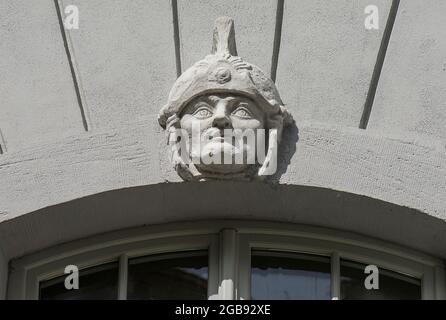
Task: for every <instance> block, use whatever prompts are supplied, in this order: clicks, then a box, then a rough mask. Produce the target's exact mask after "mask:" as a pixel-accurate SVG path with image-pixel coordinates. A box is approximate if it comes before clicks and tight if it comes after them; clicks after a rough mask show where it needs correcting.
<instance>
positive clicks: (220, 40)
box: [212, 17, 237, 56]
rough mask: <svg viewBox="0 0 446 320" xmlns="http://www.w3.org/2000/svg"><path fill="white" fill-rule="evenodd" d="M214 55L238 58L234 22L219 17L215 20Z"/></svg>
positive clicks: (230, 19)
mask: <svg viewBox="0 0 446 320" xmlns="http://www.w3.org/2000/svg"><path fill="white" fill-rule="evenodd" d="M212 54H221V55H226V54H229V55H232V56H237V45H236V42H235V28H234V20H232V18H229V17H219V18H217V19H216V20H215V27H214V37H213V43H212Z"/></svg>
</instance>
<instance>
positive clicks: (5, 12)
mask: <svg viewBox="0 0 446 320" xmlns="http://www.w3.org/2000/svg"><path fill="white" fill-rule="evenodd" d="M0 39H1V41H0V70H1V74H0V129H1V131H2V133H3V138H4V141H5V144H6V148H7V150H9V151H13V150H18V149H20V148H24V147H26V146H27V145H29V144H30V143H31V142H32V141H34V142H36V141H38V140H41V139H45V138H49V137H53V136H54V135H56V136H63V135H70V134H71V135H72V134H76V133H81V132H82V131H83V130H84V129H83V125H82V118H81V112H80V109H79V105H78V102H77V98H76V92H75V89H74V85H73V79H72V77H71V73H70V67H69V64H68V58H67V55H66V53H65V49H64V44H63V40H62V35H61V32H60V27H59V22H58V17H57V11H56V7H55V4H54V1H53V0H39V1H28V0H16V1H8V0H1V1H0ZM2 148H3V149H4V147H2Z"/></svg>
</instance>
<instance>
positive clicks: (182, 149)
mask: <svg viewBox="0 0 446 320" xmlns="http://www.w3.org/2000/svg"><path fill="white" fill-rule="evenodd" d="M159 122H160V124H161V126H163V127H164V128H165V129H166V130H167V132H168V136H169V145H170V147H171V151H172V154H171V160H172V162H173V165H174V167H175V169H176V170H177V172H178V173H179V175H180V176H181V177H182V178H183V179H184V180H211V179H241V180H250V179H253V178H256V177H258V178H260V177H264V176H266V175H269V174H273V173H274V172H273V171H275V166H276V163H275V161H276V158H277V147H278V143H279V142H280V138H281V135H282V130H283V127H284V125H287V124H288V123H291V122H292V117H291V115H290V114H289V113H288V112H287V111H286V109H285V108H284V107H283V104H282V102H281V99H280V96H279V93H278V92H277V89H276V87H275V85H274V83H273V81H271V79H269V77H267V76H265V74H264V73H263V72H262V71H261V70H260V69H259V68H258V67H256V66H254V65H252V64H249V63H247V62H245V61H243V60H242V59H241V58H240V57H238V56H237V52H236V45H235V37H234V26H233V21H232V20H231V19H229V18H226V17H223V18H219V19H217V21H216V27H215V31H214V44H213V50H212V54H211V55H209V56H207V57H206V58H205V59H204V60H201V61H199V62H198V63H196V64H195V65H194V66H192V67H191V68H190V69H188V70H187V71H186V72H184V73H183V74H182V75H181V76H180V77H179V78H178V79H177V81H176V82H175V84H174V86H173V88H172V90H171V92H170V95H169V99H168V103H167V104H166V106H165V107H164V108H163V109H162V110H161V112H160V116H159Z"/></svg>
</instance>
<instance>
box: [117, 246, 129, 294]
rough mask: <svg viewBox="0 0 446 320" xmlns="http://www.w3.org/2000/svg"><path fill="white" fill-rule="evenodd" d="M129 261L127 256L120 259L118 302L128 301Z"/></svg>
mask: <svg viewBox="0 0 446 320" xmlns="http://www.w3.org/2000/svg"><path fill="white" fill-rule="evenodd" d="M128 266H129V259H128V257H127V255H126V254H123V255H121V256H120V257H119V280H118V300H127V280H128V269H129V267H128Z"/></svg>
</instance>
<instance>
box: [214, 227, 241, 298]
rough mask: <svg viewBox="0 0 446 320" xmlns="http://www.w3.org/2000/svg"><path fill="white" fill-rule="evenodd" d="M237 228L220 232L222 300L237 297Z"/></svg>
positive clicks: (220, 291)
mask: <svg viewBox="0 0 446 320" xmlns="http://www.w3.org/2000/svg"><path fill="white" fill-rule="evenodd" d="M237 238H238V237H237V230H235V229H224V230H222V231H221V232H220V281H219V283H220V287H219V290H218V295H219V298H220V299H221V300H234V299H237V295H236V288H237V269H238V259H237V251H238V250H237V242H238V241H237V240H238V239H237Z"/></svg>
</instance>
